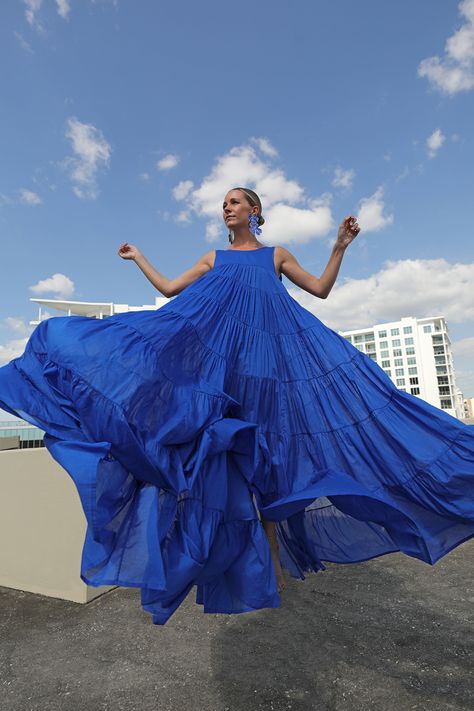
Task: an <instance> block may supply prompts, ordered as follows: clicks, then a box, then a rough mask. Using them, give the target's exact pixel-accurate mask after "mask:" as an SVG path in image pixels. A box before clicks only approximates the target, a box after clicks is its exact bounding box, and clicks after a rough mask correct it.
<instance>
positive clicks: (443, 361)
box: [435, 355, 446, 365]
mask: <svg viewBox="0 0 474 711" xmlns="http://www.w3.org/2000/svg"><path fill="white" fill-rule="evenodd" d="M435 363H436V365H446V358H445V357H444V355H442V356H435Z"/></svg>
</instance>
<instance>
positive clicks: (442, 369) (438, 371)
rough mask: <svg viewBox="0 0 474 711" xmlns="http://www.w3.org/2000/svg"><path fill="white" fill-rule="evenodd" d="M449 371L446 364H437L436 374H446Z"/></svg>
mask: <svg viewBox="0 0 474 711" xmlns="http://www.w3.org/2000/svg"><path fill="white" fill-rule="evenodd" d="M447 372H448V370H447V368H446V366H445V365H437V366H436V375H446V374H447Z"/></svg>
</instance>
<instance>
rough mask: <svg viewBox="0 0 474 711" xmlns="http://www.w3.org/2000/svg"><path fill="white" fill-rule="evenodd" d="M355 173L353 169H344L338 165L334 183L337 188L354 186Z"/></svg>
mask: <svg viewBox="0 0 474 711" xmlns="http://www.w3.org/2000/svg"><path fill="white" fill-rule="evenodd" d="M354 175H355V172H354V171H353V170H352V169H349V170H344V169H343V168H340V167H338V168H336V169H335V171H334V178H333V181H332V185H333V186H334V187H335V188H352V180H353V178H354Z"/></svg>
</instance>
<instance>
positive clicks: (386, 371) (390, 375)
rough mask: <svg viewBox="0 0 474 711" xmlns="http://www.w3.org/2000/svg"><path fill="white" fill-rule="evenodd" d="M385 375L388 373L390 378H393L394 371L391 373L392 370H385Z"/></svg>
mask: <svg viewBox="0 0 474 711" xmlns="http://www.w3.org/2000/svg"><path fill="white" fill-rule="evenodd" d="M384 373H386V374H387V375H388V377H389V378H391V377H392V371H391V370H384Z"/></svg>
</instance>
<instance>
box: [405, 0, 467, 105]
mask: <svg viewBox="0 0 474 711" xmlns="http://www.w3.org/2000/svg"><path fill="white" fill-rule="evenodd" d="M458 10H459V12H460V14H461V16H462V17H464V18H465V21H464V24H463V25H461V27H460V28H459V29H458V30H457V31H456V32H455V33H454V34H453V35H451V36H450V37H448V39H447V40H446V43H445V46H444V50H445V53H444V56H442V57H439V56H437V55H436V56H433V57H427V58H426V59H423V60H422V61H421V62H420V64H419V66H418V76H420V77H422V78H425V77H426V78H427V79H428V81H429V82H430V83H431V85H432V86H433V87H434V88H435V89H438V90H439V91H441V92H442V93H444V94H447V95H448V96H454V95H455V94H457V93H458V92H460V91H469V90H470V89H472V88H473V87H474V0H462V2H460V3H459V5H458Z"/></svg>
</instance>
